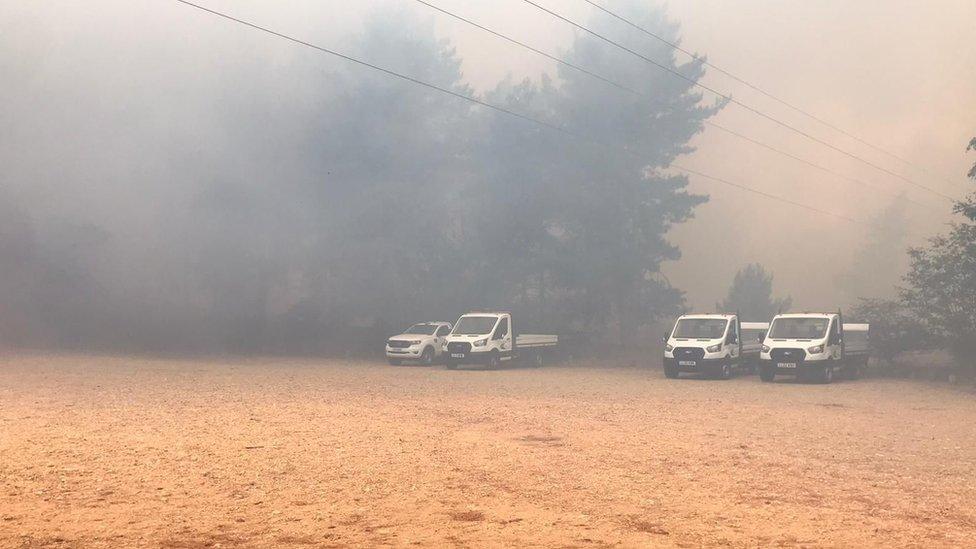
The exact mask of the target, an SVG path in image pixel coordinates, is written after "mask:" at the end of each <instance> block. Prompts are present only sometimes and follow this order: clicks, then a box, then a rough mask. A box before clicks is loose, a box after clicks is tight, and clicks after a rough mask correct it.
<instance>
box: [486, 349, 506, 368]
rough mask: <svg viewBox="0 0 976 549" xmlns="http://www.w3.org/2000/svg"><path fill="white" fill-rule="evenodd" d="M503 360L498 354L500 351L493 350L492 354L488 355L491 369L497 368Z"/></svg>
mask: <svg viewBox="0 0 976 549" xmlns="http://www.w3.org/2000/svg"><path fill="white" fill-rule="evenodd" d="M501 362H502V361H501V359H500V358H499V356H498V351H492V352H491V354H490V355H488V364H487V366H488V369H489V370H497V369H498V367H499V366H500V365H501Z"/></svg>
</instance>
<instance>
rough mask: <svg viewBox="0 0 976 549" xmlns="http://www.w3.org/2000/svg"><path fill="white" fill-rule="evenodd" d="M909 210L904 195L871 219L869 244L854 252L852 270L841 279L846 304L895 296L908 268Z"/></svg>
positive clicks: (867, 237)
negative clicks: (865, 299) (862, 299)
mask: <svg viewBox="0 0 976 549" xmlns="http://www.w3.org/2000/svg"><path fill="white" fill-rule="evenodd" d="M908 207H909V203H908V202H907V201H906V200H905V196H904V195H900V196H898V197H896V198H895V199H894V200H892V201H891V203H890V204H889V205H888V206H887V207H886V208H885V209H884V210H882V211H881V212H880V213H879V214H878V215H876V216H875V217H874V218H873V219H872V220H871V224H870V227H869V228H868V231H867V235H866V237H865V242H864V244H863V245H862V246H861V247H860V248H859V249H857V250H855V251H854V259H853V261H852V262H851V266H850V268H849V269H847V271H846V272H844V273H843V274H841V275H839V276H838V277H837V286H838V289H840V290H841V291H842V292H843V293H844V302H845V303H853V302H856V301H857V300H858V299H861V298H869V299H883V298H891V297H894V296H895V293H896V287H897V286H898V284H899V283H900V281H901V279H902V277H903V276H904V275H905V273H906V271H907V269H908V256H907V255H906V253H905V252H906V251H907V250H908V243H907V238H908V228H909V227H910V224H909V222H908Z"/></svg>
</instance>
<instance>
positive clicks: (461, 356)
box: [451, 353, 464, 358]
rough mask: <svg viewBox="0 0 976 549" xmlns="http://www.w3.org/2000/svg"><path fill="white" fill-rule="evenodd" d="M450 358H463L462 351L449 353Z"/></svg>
mask: <svg viewBox="0 0 976 549" xmlns="http://www.w3.org/2000/svg"><path fill="white" fill-rule="evenodd" d="M451 358H464V353H451Z"/></svg>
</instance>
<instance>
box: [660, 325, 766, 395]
mask: <svg viewBox="0 0 976 549" xmlns="http://www.w3.org/2000/svg"><path fill="white" fill-rule="evenodd" d="M768 327H769V325H768V324H767V323H765V322H740V321H739V317H738V315H734V314H688V315H683V316H680V317H678V319H677V320H676V321H675V323H674V326H673V327H672V328H671V330H670V331H669V332H668V335H667V336H666V337H665V347H664V374H665V376H667V377H669V378H676V377H678V375H679V374H680V373H681V372H693V373H704V374H710V375H715V376H718V377H721V378H723V379H728V378H730V377H732V374H733V372H734V371H735V370H740V369H748V370H752V369H753V368H754V366H755V362H756V360H758V358H759V347H760V343H759V341H758V335H759V334H760V333H762V332H764V331H765V330H766V329H767V328H768Z"/></svg>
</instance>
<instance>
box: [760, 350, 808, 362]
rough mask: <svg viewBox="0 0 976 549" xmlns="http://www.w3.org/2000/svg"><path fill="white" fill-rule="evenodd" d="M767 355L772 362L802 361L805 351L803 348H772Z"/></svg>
mask: <svg viewBox="0 0 976 549" xmlns="http://www.w3.org/2000/svg"><path fill="white" fill-rule="evenodd" d="M769 357H770V358H771V359H773V361H774V362H803V360H804V359H806V358H807V352H806V351H804V350H803V349H773V350H772V351H770V352H769Z"/></svg>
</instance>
